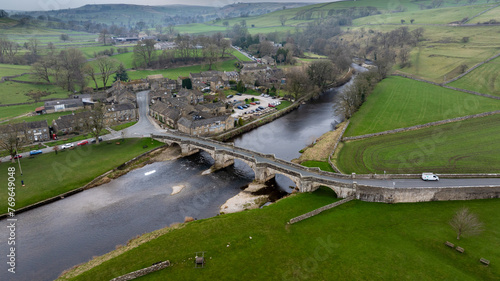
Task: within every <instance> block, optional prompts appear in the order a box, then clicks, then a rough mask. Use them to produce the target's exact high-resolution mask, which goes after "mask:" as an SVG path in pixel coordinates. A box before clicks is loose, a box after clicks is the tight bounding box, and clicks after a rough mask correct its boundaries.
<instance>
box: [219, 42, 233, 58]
mask: <svg viewBox="0 0 500 281" xmlns="http://www.w3.org/2000/svg"><path fill="white" fill-rule="evenodd" d="M219 47H220V49H221V55H220V57H221V58H222V57H224V55H225V53H226V51H227V50H229V48H231V41H229V40H227V39H222V40H221V41H220V43H219Z"/></svg>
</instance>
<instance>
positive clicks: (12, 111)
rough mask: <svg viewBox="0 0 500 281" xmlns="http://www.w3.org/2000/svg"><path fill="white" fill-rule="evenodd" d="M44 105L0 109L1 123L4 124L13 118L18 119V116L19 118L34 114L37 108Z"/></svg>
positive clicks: (41, 103) (34, 104) (25, 105)
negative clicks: (30, 113)
mask: <svg viewBox="0 0 500 281" xmlns="http://www.w3.org/2000/svg"><path fill="white" fill-rule="evenodd" d="M42 105H43V102H39V103H33V104H23V105H14V106H6V107H0V122H4V121H5V120H8V119H11V118H13V117H16V116H19V115H22V114H26V113H29V112H34V111H35V108H37V107H39V106H42Z"/></svg>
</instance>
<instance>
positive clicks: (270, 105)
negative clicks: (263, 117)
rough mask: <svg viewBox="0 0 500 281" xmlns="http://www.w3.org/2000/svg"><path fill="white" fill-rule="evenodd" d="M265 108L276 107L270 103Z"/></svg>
mask: <svg viewBox="0 0 500 281" xmlns="http://www.w3.org/2000/svg"><path fill="white" fill-rule="evenodd" d="M267 106H269V107H276V105H274V104H272V103H270V104H268V105H267Z"/></svg>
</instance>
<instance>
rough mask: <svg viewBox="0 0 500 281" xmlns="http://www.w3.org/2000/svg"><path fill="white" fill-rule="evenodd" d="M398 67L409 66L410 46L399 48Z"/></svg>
mask: <svg viewBox="0 0 500 281" xmlns="http://www.w3.org/2000/svg"><path fill="white" fill-rule="evenodd" d="M399 62H400V64H399V67H401V68H403V67H406V66H410V65H411V62H410V48H408V47H403V48H401V49H400V50H399Z"/></svg>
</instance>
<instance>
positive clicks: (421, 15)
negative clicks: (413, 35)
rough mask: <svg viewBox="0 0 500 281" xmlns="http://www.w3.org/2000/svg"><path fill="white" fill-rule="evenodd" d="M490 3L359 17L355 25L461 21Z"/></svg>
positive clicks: (484, 8)
mask: <svg viewBox="0 0 500 281" xmlns="http://www.w3.org/2000/svg"><path fill="white" fill-rule="evenodd" d="M489 7H490V5H474V6H465V7H448V8H439V9H432V10H418V11H410V12H403V13H384V14H381V15H375V16H369V17H363V18H358V19H355V20H354V21H353V25H368V24H400V23H401V20H402V19H403V20H405V21H406V25H409V24H410V20H411V19H414V20H415V22H414V23H415V24H429V23H437V24H445V23H450V22H454V21H460V20H462V19H463V18H466V17H468V18H470V17H472V16H474V15H476V14H477V13H479V12H481V11H484V10H486V9H488V8H489Z"/></svg>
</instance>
